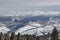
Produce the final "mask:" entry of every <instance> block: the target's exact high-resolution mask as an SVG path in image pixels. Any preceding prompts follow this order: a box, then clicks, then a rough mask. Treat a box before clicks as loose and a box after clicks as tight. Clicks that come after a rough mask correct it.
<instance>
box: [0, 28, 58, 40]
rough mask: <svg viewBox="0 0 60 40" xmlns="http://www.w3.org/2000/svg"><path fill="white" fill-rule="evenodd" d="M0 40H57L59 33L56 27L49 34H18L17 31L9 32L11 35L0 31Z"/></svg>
mask: <svg viewBox="0 0 60 40" xmlns="http://www.w3.org/2000/svg"><path fill="white" fill-rule="evenodd" d="M0 40H59V35H58V31H57V29H56V27H54V29H53V30H52V33H51V34H50V35H49V34H48V35H43V36H35V35H20V33H18V34H17V35H15V33H14V32H12V33H11V36H9V35H7V34H3V33H2V32H1V33H0Z"/></svg>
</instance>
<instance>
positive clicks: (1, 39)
mask: <svg viewBox="0 0 60 40" xmlns="http://www.w3.org/2000/svg"><path fill="white" fill-rule="evenodd" d="M0 40H4V35H3V33H2V32H1V33H0Z"/></svg>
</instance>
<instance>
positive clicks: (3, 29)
mask: <svg viewBox="0 0 60 40" xmlns="http://www.w3.org/2000/svg"><path fill="white" fill-rule="evenodd" d="M8 31H10V30H9V29H8V28H7V27H6V26H5V25H4V24H2V23H0V32H2V33H7V32H8Z"/></svg>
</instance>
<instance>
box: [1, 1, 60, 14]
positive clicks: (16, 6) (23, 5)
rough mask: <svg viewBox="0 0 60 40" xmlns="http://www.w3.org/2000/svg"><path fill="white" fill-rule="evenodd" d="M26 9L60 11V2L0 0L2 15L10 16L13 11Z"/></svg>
mask: <svg viewBox="0 0 60 40" xmlns="http://www.w3.org/2000/svg"><path fill="white" fill-rule="evenodd" d="M55 8H56V9H55ZM25 9H27V10H56V11H57V10H59V11H60V0H0V15H2V14H4V13H5V14H8V13H9V12H10V11H12V10H25ZM9 15H10V14H9Z"/></svg>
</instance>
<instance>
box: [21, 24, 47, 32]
mask: <svg viewBox="0 0 60 40" xmlns="http://www.w3.org/2000/svg"><path fill="white" fill-rule="evenodd" d="M29 26H33V25H29ZM44 26H46V25H44ZM44 26H42V27H44ZM34 27H35V28H31V29H28V30H25V31H23V32H21V33H24V32H26V31H29V30H33V29H37V28H41V27H37V26H34Z"/></svg>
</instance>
